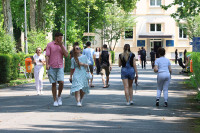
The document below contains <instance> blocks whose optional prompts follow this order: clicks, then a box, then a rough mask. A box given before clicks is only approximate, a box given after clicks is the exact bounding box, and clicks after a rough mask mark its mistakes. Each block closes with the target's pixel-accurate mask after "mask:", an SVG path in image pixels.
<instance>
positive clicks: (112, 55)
mask: <svg viewBox="0 0 200 133" xmlns="http://www.w3.org/2000/svg"><path fill="white" fill-rule="evenodd" d="M110 53H111V60H112V63H113V64H114V63H115V52H114V51H110Z"/></svg>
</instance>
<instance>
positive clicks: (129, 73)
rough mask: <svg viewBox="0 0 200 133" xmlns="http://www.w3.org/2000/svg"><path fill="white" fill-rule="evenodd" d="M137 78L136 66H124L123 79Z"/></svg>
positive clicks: (122, 70)
mask: <svg viewBox="0 0 200 133" xmlns="http://www.w3.org/2000/svg"><path fill="white" fill-rule="evenodd" d="M134 78H135V70H134V68H125V67H124V68H123V67H122V69H121V79H130V80H134Z"/></svg>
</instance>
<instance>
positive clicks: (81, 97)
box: [80, 90, 85, 100]
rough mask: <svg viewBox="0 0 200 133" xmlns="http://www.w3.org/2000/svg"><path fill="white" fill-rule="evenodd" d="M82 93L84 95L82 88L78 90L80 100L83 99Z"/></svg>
mask: <svg viewBox="0 0 200 133" xmlns="http://www.w3.org/2000/svg"><path fill="white" fill-rule="evenodd" d="M84 95H85V92H83V90H80V100H82V99H83V97H84Z"/></svg>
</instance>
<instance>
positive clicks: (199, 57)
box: [191, 52, 200, 88]
mask: <svg viewBox="0 0 200 133" xmlns="http://www.w3.org/2000/svg"><path fill="white" fill-rule="evenodd" d="M191 58H192V66H193V67H192V68H193V75H194V77H193V78H194V80H195V82H196V86H194V87H197V88H200V52H192V53H191Z"/></svg>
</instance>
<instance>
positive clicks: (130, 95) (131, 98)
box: [128, 79, 133, 101]
mask: <svg viewBox="0 0 200 133" xmlns="http://www.w3.org/2000/svg"><path fill="white" fill-rule="evenodd" d="M128 85H129V88H128V89H129V98H130V101H133V80H130V79H129V80H128Z"/></svg>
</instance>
